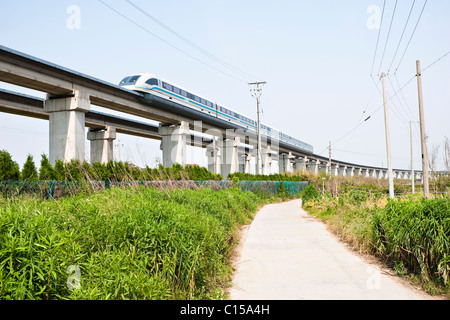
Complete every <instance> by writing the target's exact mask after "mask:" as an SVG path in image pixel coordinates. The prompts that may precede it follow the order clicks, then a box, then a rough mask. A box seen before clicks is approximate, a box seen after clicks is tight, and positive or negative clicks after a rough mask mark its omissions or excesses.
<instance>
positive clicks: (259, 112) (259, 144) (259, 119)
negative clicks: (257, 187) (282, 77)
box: [249, 82, 266, 174]
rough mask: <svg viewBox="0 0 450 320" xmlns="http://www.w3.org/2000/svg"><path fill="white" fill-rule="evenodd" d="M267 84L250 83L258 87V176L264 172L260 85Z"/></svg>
mask: <svg viewBox="0 0 450 320" xmlns="http://www.w3.org/2000/svg"><path fill="white" fill-rule="evenodd" d="M263 84H266V82H253V83H249V85H250V86H256V94H255V97H256V104H257V122H258V126H257V134H258V142H257V147H256V174H263V170H262V158H261V108H260V102H261V91H262V89H261V88H260V85H263Z"/></svg>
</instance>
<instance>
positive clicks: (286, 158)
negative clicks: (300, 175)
mask: <svg viewBox="0 0 450 320" xmlns="http://www.w3.org/2000/svg"><path fill="white" fill-rule="evenodd" d="M291 158H292V153H290V152H289V154H286V153H283V154H280V155H279V157H278V167H279V171H280V173H292V165H291Z"/></svg>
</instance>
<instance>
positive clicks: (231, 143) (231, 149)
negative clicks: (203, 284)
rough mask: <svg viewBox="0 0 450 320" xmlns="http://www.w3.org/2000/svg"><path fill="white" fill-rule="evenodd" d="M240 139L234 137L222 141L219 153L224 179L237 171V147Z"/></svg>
mask: <svg viewBox="0 0 450 320" xmlns="http://www.w3.org/2000/svg"><path fill="white" fill-rule="evenodd" d="M240 144H241V139H240V138H239V137H235V138H233V139H232V140H225V141H223V148H222V152H221V170H222V176H223V177H224V179H226V178H227V176H228V175H229V174H231V173H236V172H238V171H239V159H238V156H239V145H240Z"/></svg>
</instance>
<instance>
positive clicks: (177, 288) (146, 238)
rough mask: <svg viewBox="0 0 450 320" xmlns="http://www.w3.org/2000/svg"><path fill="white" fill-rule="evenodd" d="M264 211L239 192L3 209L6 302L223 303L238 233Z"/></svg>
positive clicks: (96, 198) (111, 193) (0, 265)
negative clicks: (75, 284) (72, 283)
mask: <svg viewBox="0 0 450 320" xmlns="http://www.w3.org/2000/svg"><path fill="white" fill-rule="evenodd" d="M266 202H268V198H267V197H264V196H257V195H255V194H253V193H250V192H241V191H240V190H238V189H235V188H232V189H231V190H221V191H213V190H210V189H201V190H188V189H174V190H163V191H161V190H157V189H153V188H143V187H139V188H112V189H110V190H103V191H100V192H98V193H95V194H89V195H78V196H73V197H66V198H61V199H59V200H56V201H55V200H54V201H51V200H40V199H33V198H31V199H25V198H15V199H0V300H1V299H38V300H40V299H95V300H98V299H216V298H222V297H223V294H222V290H220V289H221V288H223V287H225V286H226V284H227V283H228V281H229V279H230V275H231V271H232V267H231V265H230V259H229V258H230V253H231V250H232V248H233V245H234V244H235V242H236V240H237V237H236V235H237V230H238V227H239V225H241V224H244V223H249V222H250V221H251V219H252V217H253V214H254V213H255V212H256V211H257V209H258V207H259V206H260V205H262V204H264V203H266ZM69 266H76V267H77V268H79V270H80V272H81V273H80V277H79V278H80V288H79V289H74V290H70V289H69V288H68V286H67V280H68V279H69V280H71V279H73V276H74V274H72V273H67V271H68V268H69ZM69 277H71V278H69Z"/></svg>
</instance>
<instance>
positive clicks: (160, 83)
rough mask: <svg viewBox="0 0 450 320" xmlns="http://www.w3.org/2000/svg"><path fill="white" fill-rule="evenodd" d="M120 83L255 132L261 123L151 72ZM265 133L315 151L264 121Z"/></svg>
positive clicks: (262, 129)
mask: <svg viewBox="0 0 450 320" xmlns="http://www.w3.org/2000/svg"><path fill="white" fill-rule="evenodd" d="M119 86H121V87H123V88H126V89H129V90H133V91H137V92H143V93H151V94H154V95H156V96H160V97H163V98H165V99H170V100H172V101H176V102H177V103H180V104H182V105H184V106H187V107H189V108H192V109H194V110H197V111H200V112H203V113H205V114H208V115H210V116H211V117H215V118H219V119H222V120H225V121H229V122H232V123H234V124H236V125H238V126H240V127H243V128H245V129H247V130H252V131H253V132H255V133H256V131H257V122H256V121H255V120H252V119H250V118H248V117H246V116H243V115H241V114H239V113H237V112H234V111H232V110H230V109H229V108H225V107H224V106H222V105H220V104H218V103H215V102H213V101H212V100H210V99H206V98H205V97H204V96H200V95H197V94H194V93H192V91H189V90H186V89H184V88H182V87H180V86H177V85H174V84H172V83H169V82H168V81H165V80H163V79H161V78H159V77H156V76H154V75H152V74H150V73H143V74H136V75H131V76H128V77H125V78H124V79H123V80H122V81H121V82H120V83H119ZM261 135H264V136H267V137H270V138H271V139H276V140H279V141H280V142H281V141H282V142H284V143H286V144H289V145H292V146H295V147H297V148H300V149H302V150H303V151H305V152H307V153H311V154H312V153H313V152H314V149H313V146H312V145H310V144H308V143H305V142H303V141H300V140H298V139H296V138H293V137H291V136H289V135H287V134H284V133H282V132H281V131H278V130H276V129H273V128H270V127H268V126H266V125H264V124H261Z"/></svg>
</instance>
